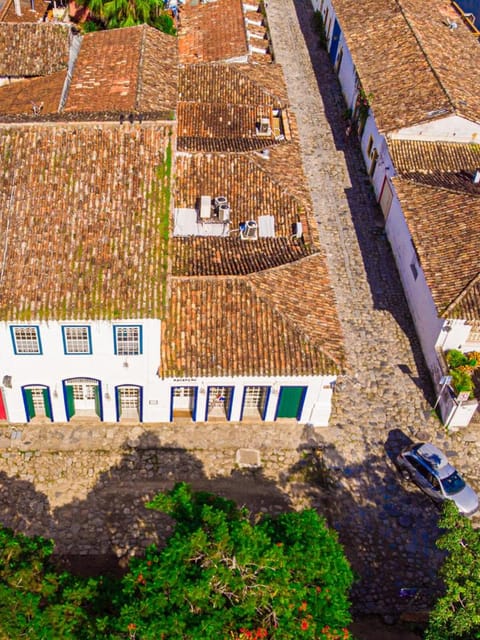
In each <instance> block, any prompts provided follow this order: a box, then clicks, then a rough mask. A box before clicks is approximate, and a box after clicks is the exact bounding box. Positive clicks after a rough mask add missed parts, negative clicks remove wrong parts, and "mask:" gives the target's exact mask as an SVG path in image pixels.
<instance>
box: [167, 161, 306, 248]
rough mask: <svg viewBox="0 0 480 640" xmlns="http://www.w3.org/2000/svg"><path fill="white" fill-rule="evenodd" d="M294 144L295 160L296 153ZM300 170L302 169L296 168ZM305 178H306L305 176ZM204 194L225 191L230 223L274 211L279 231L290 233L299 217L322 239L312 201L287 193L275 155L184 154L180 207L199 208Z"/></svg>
mask: <svg viewBox="0 0 480 640" xmlns="http://www.w3.org/2000/svg"><path fill="white" fill-rule="evenodd" d="M292 151H293V149H292V148H290V162H291V164H292V165H294V164H295V157H294V155H293V153H292ZM297 175H298V174H297ZM302 182H304V180H302ZM202 195H210V196H211V197H212V198H215V197H217V196H220V195H222V196H225V197H226V198H227V200H228V202H229V204H230V207H231V211H230V221H231V228H232V229H238V226H239V224H240V223H241V222H245V221H246V220H258V217H259V216H262V215H273V216H274V217H275V233H276V236H277V237H285V238H288V237H291V235H292V226H293V224H294V223H295V222H296V221H297V220H298V219H300V221H301V222H302V225H303V232H304V237H305V241H306V242H307V243H309V244H311V243H316V242H317V235H316V229H315V225H314V224H313V223H312V221H311V215H310V211H311V209H310V201H309V200H301V199H299V198H298V197H297V195H296V194H295V195H292V194H290V193H288V191H287V188H286V185H285V184H284V183H283V181H282V176H281V175H280V174H277V173H276V171H275V164H274V160H273V164H272V157H271V158H270V160H266V161H264V164H263V166H262V165H261V164H260V163H257V161H256V159H255V158H254V156H253V155H252V154H248V155H246V154H226V155H225V154H189V155H179V156H178V157H177V163H176V181H175V189H174V202H175V207H177V208H190V209H192V208H195V206H196V204H197V201H198V199H199V198H200V196H202Z"/></svg>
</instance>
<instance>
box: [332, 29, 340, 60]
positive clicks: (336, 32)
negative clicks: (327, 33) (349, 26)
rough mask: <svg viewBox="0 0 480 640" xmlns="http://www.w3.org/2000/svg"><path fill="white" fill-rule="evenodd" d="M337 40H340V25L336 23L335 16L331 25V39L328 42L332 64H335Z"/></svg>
mask: <svg viewBox="0 0 480 640" xmlns="http://www.w3.org/2000/svg"><path fill="white" fill-rule="evenodd" d="M339 41H340V25H339V24H338V20H337V19H336V18H335V24H334V25H333V31H332V41H331V43H330V60H331V61H332V63H334V64H335V59H336V57H337V51H338V43H339Z"/></svg>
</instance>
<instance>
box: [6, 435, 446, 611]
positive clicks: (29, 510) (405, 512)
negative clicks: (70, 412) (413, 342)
mask: <svg viewBox="0 0 480 640" xmlns="http://www.w3.org/2000/svg"><path fill="white" fill-rule="evenodd" d="M302 440H303V443H302V444H301V446H300V447H299V455H298V460H297V462H296V463H295V464H294V465H292V466H290V467H289V468H287V467H286V470H285V472H284V473H283V474H282V475H281V476H280V478H279V481H278V482H275V481H273V480H271V479H270V478H268V477H266V476H265V474H264V472H263V471H262V469H246V470H241V469H239V468H238V467H237V465H236V463H235V459H234V452H233V450H232V464H231V469H230V472H228V471H227V472H226V473H224V474H223V475H222V474H217V475H215V476H214V477H209V476H207V474H206V472H205V467H204V464H203V463H202V461H201V460H199V458H198V457H197V456H196V455H194V454H193V453H191V452H188V451H187V450H185V449H184V448H182V447H178V446H175V443H170V444H168V445H160V443H159V441H158V439H157V437H156V436H155V435H154V434H151V433H148V432H146V433H144V434H143V435H141V436H140V437H139V438H138V439H136V440H134V441H131V440H128V441H126V442H125V444H124V450H123V453H122V456H121V459H120V460H119V462H118V463H117V464H115V465H113V466H111V467H110V468H109V469H108V470H106V471H104V472H102V473H101V474H100V475H99V477H98V479H97V481H96V483H95V485H94V486H93V488H92V489H91V490H90V491H89V492H88V494H87V495H86V497H85V499H76V500H73V501H71V502H70V503H69V504H65V505H63V506H61V507H57V508H54V509H53V510H51V508H50V505H49V502H48V498H47V497H46V496H45V495H44V494H43V493H41V492H38V491H36V490H35V487H34V484H33V482H34V478H33V477H32V481H31V482H30V481H26V480H20V479H19V478H18V477H8V476H7V475H6V474H5V473H2V474H0V521H1V522H2V523H3V524H4V525H6V526H10V527H12V528H14V529H15V530H16V531H21V532H23V533H26V534H28V535H43V536H44V537H49V538H53V539H54V541H55V544H56V551H55V553H56V557H57V558H58V559H59V560H60V561H61V564H62V566H66V567H67V568H69V569H70V570H72V571H74V572H76V573H80V574H82V575H98V574H99V573H106V572H116V573H121V571H122V570H124V569H125V567H126V566H127V564H128V559H129V558H130V557H131V556H132V555H141V554H142V553H143V551H144V549H145V548H146V547H147V546H148V545H150V544H152V543H155V544H157V545H158V546H159V547H161V546H162V545H163V544H164V542H165V540H166V539H167V538H168V536H169V534H170V533H171V531H172V524H173V523H172V521H171V520H170V519H169V518H168V517H166V516H164V515H163V514H161V513H159V512H157V511H151V510H148V509H146V508H145V502H146V501H148V500H150V499H152V498H153V497H154V496H155V495H156V494H157V493H158V492H159V491H164V490H168V489H170V488H172V487H173V486H174V484H175V483H176V482H179V481H185V482H189V483H190V484H191V485H192V486H193V487H194V489H196V490H206V491H210V492H212V493H215V494H218V495H221V496H223V497H226V498H230V499H233V500H234V501H235V502H236V503H237V504H238V505H239V506H246V507H247V508H248V509H249V510H250V511H251V513H252V517H255V514H258V513H263V512H268V513H272V514H277V513H281V512H286V511H290V510H291V509H292V508H293V505H295V506H296V507H298V505H301V506H311V507H312V508H314V509H316V510H317V511H318V512H319V513H320V514H321V515H323V516H324V517H325V518H326V520H327V522H328V524H329V525H330V526H331V527H332V528H334V529H335V530H336V531H337V532H338V535H339V539H340V542H341V543H342V544H343V545H344V548H345V552H346V554H347V557H348V559H349V560H350V563H351V565H352V567H353V569H354V571H355V572H356V575H357V576H358V580H357V581H356V583H355V585H354V587H353V590H352V602H353V613H354V615H355V616H359V615H362V616H363V615H372V614H373V615H383V616H385V617H390V618H391V619H392V620H395V619H396V618H397V617H398V616H400V615H401V614H404V613H405V612H409V611H418V610H425V609H427V608H429V607H430V606H431V605H432V603H433V601H434V600H435V598H436V597H437V595H438V593H439V589H440V584H439V581H438V578H437V571H438V567H439V565H440V563H441V561H442V558H443V556H442V554H441V553H440V552H439V551H438V550H437V549H436V547H435V540H436V538H437V536H438V528H437V520H438V511H437V510H436V508H435V507H434V506H433V505H432V503H431V502H430V500H428V498H426V497H425V496H424V495H423V494H422V493H421V492H420V491H418V490H417V489H416V488H415V487H414V486H413V485H410V484H407V483H405V482H404V481H402V479H401V477H400V475H399V473H398V472H397V471H396V469H395V467H394V466H393V464H392V460H393V459H394V458H395V456H396V455H397V454H398V452H399V450H400V449H401V448H403V446H404V445H405V444H407V443H409V442H410V438H409V437H408V436H406V435H405V434H404V433H403V432H402V431H400V430H399V429H396V430H392V431H391V432H390V433H389V436H388V438H387V441H386V442H385V443H384V449H385V455H383V454H382V452H379V451H378V447H377V448H376V450H375V452H373V453H367V456H366V458H365V459H363V460H361V461H359V462H357V463H351V462H347V461H346V459H345V458H344V456H343V455H342V453H341V452H340V451H339V450H338V449H337V447H336V446H335V445H334V444H331V443H330V444H329V443H326V442H321V440H322V436H321V431H319V430H315V429H309V428H306V429H305V430H304V432H303V434H302ZM72 455H75V452H72ZM92 455H95V452H92ZM224 468H225V465H224ZM402 588H410V589H415V592H414V595H412V596H411V597H410V598H406V599H405V598H402V597H401V595H400V590H401V589H402Z"/></svg>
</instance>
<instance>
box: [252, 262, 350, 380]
mask: <svg viewBox="0 0 480 640" xmlns="http://www.w3.org/2000/svg"><path fill="white" fill-rule="evenodd" d="M307 257H308V258H310V257H311V256H307ZM290 264H291V263H288V265H281V267H275V268H274V269H279V268H282V267H285V266H289V265H290ZM271 270H272V271H273V269H271ZM269 271H270V269H269ZM241 279H242V280H243V281H244V284H245V286H247V287H248V288H249V289H250V290H251V293H252V295H254V296H255V297H256V298H257V299H258V300H261V301H262V302H264V303H265V304H268V305H269V307H270V308H271V309H272V310H273V312H274V313H275V314H276V315H278V316H280V318H282V320H283V321H284V322H285V324H287V325H289V326H290V327H291V329H292V331H293V332H294V333H296V334H297V335H299V336H302V337H303V338H304V339H305V340H306V341H307V342H309V343H310V344H312V345H314V346H315V348H317V349H318V350H319V351H321V352H322V353H323V354H324V355H325V356H326V357H327V358H328V359H329V360H331V361H332V362H333V363H334V365H335V366H337V367H340V368H342V367H343V366H344V363H343V362H342V361H340V360H339V359H337V358H335V357H333V356H332V355H331V353H330V352H329V351H328V349H326V348H325V346H324V345H323V344H322V343H320V342H319V340H318V339H317V338H315V337H312V336H311V335H310V334H309V333H307V330H306V329H305V327H304V326H303V325H302V326H299V325H298V324H297V323H296V322H295V321H294V320H293V319H292V318H291V316H290V315H289V314H287V313H285V312H283V311H282V310H281V308H279V307H278V305H277V303H276V302H275V300H274V299H272V298H271V297H270V296H269V295H268V293H267V292H266V291H263V290H262V292H259V291H258V289H257V288H256V287H255V282H254V279H255V274H253V277H252V275H250V276H249V277H248V276H241Z"/></svg>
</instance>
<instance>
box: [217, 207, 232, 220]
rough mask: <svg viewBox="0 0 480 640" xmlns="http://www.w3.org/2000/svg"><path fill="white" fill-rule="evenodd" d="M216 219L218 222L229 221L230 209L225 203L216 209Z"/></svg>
mask: <svg viewBox="0 0 480 640" xmlns="http://www.w3.org/2000/svg"><path fill="white" fill-rule="evenodd" d="M218 219H219V220H220V222H229V221H230V207H229V205H228V204H227V203H225V204H221V205H220V206H219V207H218Z"/></svg>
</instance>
